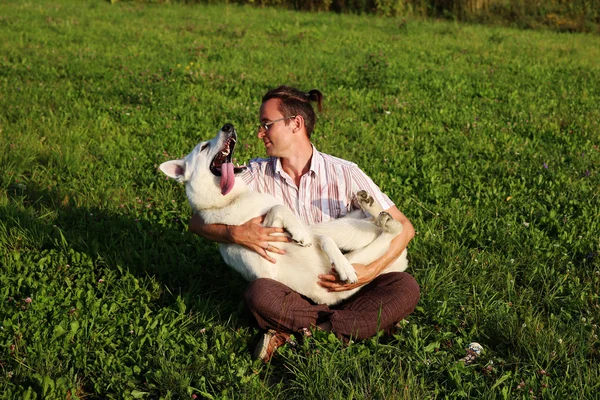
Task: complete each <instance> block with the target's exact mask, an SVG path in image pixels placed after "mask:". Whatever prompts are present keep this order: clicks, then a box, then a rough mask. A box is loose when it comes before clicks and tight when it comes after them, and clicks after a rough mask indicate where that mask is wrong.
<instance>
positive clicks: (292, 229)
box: [263, 205, 312, 247]
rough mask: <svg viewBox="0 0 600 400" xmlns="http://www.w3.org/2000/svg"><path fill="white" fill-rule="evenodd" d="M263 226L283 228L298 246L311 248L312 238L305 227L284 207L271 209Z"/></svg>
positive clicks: (278, 206) (277, 206)
mask: <svg viewBox="0 0 600 400" xmlns="http://www.w3.org/2000/svg"><path fill="white" fill-rule="evenodd" d="M263 225H264V226H272V227H274V228H283V229H285V230H286V231H287V232H288V233H289V234H290V237H291V239H292V240H293V241H294V242H296V243H297V244H299V245H300V246H304V247H307V246H312V236H311V234H310V232H309V231H308V229H307V228H306V226H305V225H304V224H303V223H302V222H300V221H299V220H298V218H296V216H295V215H294V214H293V213H292V212H291V211H290V210H289V209H288V208H287V207H285V206H282V205H276V206H273V207H271V209H270V210H269V212H267V215H266V216H265V221H264V223H263Z"/></svg>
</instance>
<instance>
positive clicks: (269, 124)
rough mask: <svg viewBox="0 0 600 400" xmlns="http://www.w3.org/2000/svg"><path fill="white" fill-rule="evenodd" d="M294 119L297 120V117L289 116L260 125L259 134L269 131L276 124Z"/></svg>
mask: <svg viewBox="0 0 600 400" xmlns="http://www.w3.org/2000/svg"><path fill="white" fill-rule="evenodd" d="M292 118H296V116H295V115H292V116H289V117H283V118H279V119H276V120H273V121H269V122H261V123H260V124H258V131H259V132H263V131H264V132H266V131H268V130H269V127H270V126H271V125H273V124H274V123H275V122H279V121H284V120H286V119H292Z"/></svg>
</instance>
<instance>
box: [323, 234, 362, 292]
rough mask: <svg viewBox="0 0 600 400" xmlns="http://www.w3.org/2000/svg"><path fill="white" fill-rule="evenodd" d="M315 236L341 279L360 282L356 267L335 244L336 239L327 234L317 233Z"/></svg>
mask: <svg viewBox="0 0 600 400" xmlns="http://www.w3.org/2000/svg"><path fill="white" fill-rule="evenodd" d="M314 237H315V240H316V241H317V243H318V244H319V246H320V247H321V250H323V252H324V253H325V254H326V255H327V257H328V258H329V261H331V264H333V268H334V269H335V270H336V272H337V273H338V275H339V276H340V279H341V280H342V281H346V282H349V283H356V282H358V277H357V276H356V271H355V270H354V267H353V266H352V264H350V261H348V259H347V258H346V257H344V255H343V254H342V252H341V251H340V249H339V248H338V247H337V245H336V244H335V241H334V240H333V239H332V238H331V237H329V236H325V235H315V236H314Z"/></svg>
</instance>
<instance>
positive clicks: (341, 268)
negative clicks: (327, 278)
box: [333, 258, 358, 283]
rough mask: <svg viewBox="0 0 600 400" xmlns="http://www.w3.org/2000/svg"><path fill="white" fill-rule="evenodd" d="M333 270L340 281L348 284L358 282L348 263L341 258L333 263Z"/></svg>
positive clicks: (352, 268)
mask: <svg viewBox="0 0 600 400" xmlns="http://www.w3.org/2000/svg"><path fill="white" fill-rule="evenodd" d="M333 268H334V269H335V272H337V274H338V276H339V277H340V280H341V281H344V282H348V283H356V282H358V276H357V275H356V271H355V270H354V267H353V266H352V264H350V261H348V259H346V258H343V259H340V260H338V262H334V263H333Z"/></svg>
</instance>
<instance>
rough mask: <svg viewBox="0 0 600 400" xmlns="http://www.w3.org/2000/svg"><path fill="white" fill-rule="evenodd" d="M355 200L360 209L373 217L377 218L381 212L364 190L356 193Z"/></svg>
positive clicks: (376, 203)
mask: <svg viewBox="0 0 600 400" xmlns="http://www.w3.org/2000/svg"><path fill="white" fill-rule="evenodd" d="M356 199H357V200H358V204H359V205H360V208H362V209H363V211H364V212H366V213H369V214H370V215H371V216H373V217H377V216H378V215H379V213H380V212H382V211H383V208H382V207H381V205H380V204H379V203H378V202H377V201H375V199H374V198H373V197H372V196H371V195H370V194H369V193H367V192H366V191H365V190H360V191H359V192H358V193H356Z"/></svg>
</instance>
